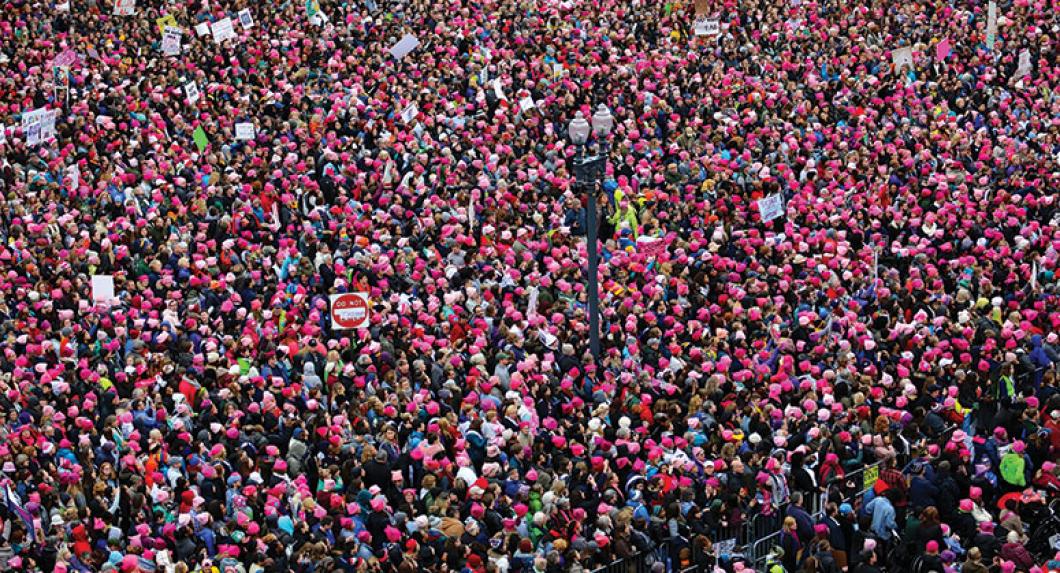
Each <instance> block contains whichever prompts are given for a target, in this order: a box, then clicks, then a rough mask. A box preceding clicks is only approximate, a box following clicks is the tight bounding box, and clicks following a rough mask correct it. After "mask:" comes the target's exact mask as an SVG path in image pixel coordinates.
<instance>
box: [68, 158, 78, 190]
mask: <svg viewBox="0 0 1060 573" xmlns="http://www.w3.org/2000/svg"><path fill="white" fill-rule="evenodd" d="M66 182H67V188H68V189H70V190H75V189H77V188H78V187H80V186H81V168H80V167H79V166H78V165H77V164H76V163H74V164H73V165H71V166H70V167H67V168H66Z"/></svg>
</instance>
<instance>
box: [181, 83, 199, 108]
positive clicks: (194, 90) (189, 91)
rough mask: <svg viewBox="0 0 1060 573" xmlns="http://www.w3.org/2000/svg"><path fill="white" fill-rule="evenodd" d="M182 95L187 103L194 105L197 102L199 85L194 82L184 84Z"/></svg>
mask: <svg viewBox="0 0 1060 573" xmlns="http://www.w3.org/2000/svg"><path fill="white" fill-rule="evenodd" d="M184 95H185V96H187V98H188V103H190V104H192V105H195V102H197V101H199V96H200V95H201V94H200V92H199V85H198V84H196V83H195V82H188V83H186V84H184Z"/></svg>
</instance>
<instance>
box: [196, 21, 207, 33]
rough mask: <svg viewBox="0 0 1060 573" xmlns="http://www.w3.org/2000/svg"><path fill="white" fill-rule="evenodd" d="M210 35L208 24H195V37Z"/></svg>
mask: <svg viewBox="0 0 1060 573" xmlns="http://www.w3.org/2000/svg"><path fill="white" fill-rule="evenodd" d="M209 33H210V24H209V23H208V22H202V23H201V24H195V35H196V36H205V35H206V34H209Z"/></svg>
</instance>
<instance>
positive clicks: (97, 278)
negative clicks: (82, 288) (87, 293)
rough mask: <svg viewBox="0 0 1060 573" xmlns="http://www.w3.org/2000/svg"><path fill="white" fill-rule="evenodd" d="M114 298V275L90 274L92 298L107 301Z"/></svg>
mask: <svg viewBox="0 0 1060 573" xmlns="http://www.w3.org/2000/svg"><path fill="white" fill-rule="evenodd" d="M114 298H115V293H114V275H92V300H94V301H96V302H109V301H112V300H114Z"/></svg>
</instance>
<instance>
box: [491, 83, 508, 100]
mask: <svg viewBox="0 0 1060 573" xmlns="http://www.w3.org/2000/svg"><path fill="white" fill-rule="evenodd" d="M493 95H495V96H497V99H500V100H504V101H508V96H506V95H504V86H503V85H501V81H500V80H499V79H497V80H493Z"/></svg>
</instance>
